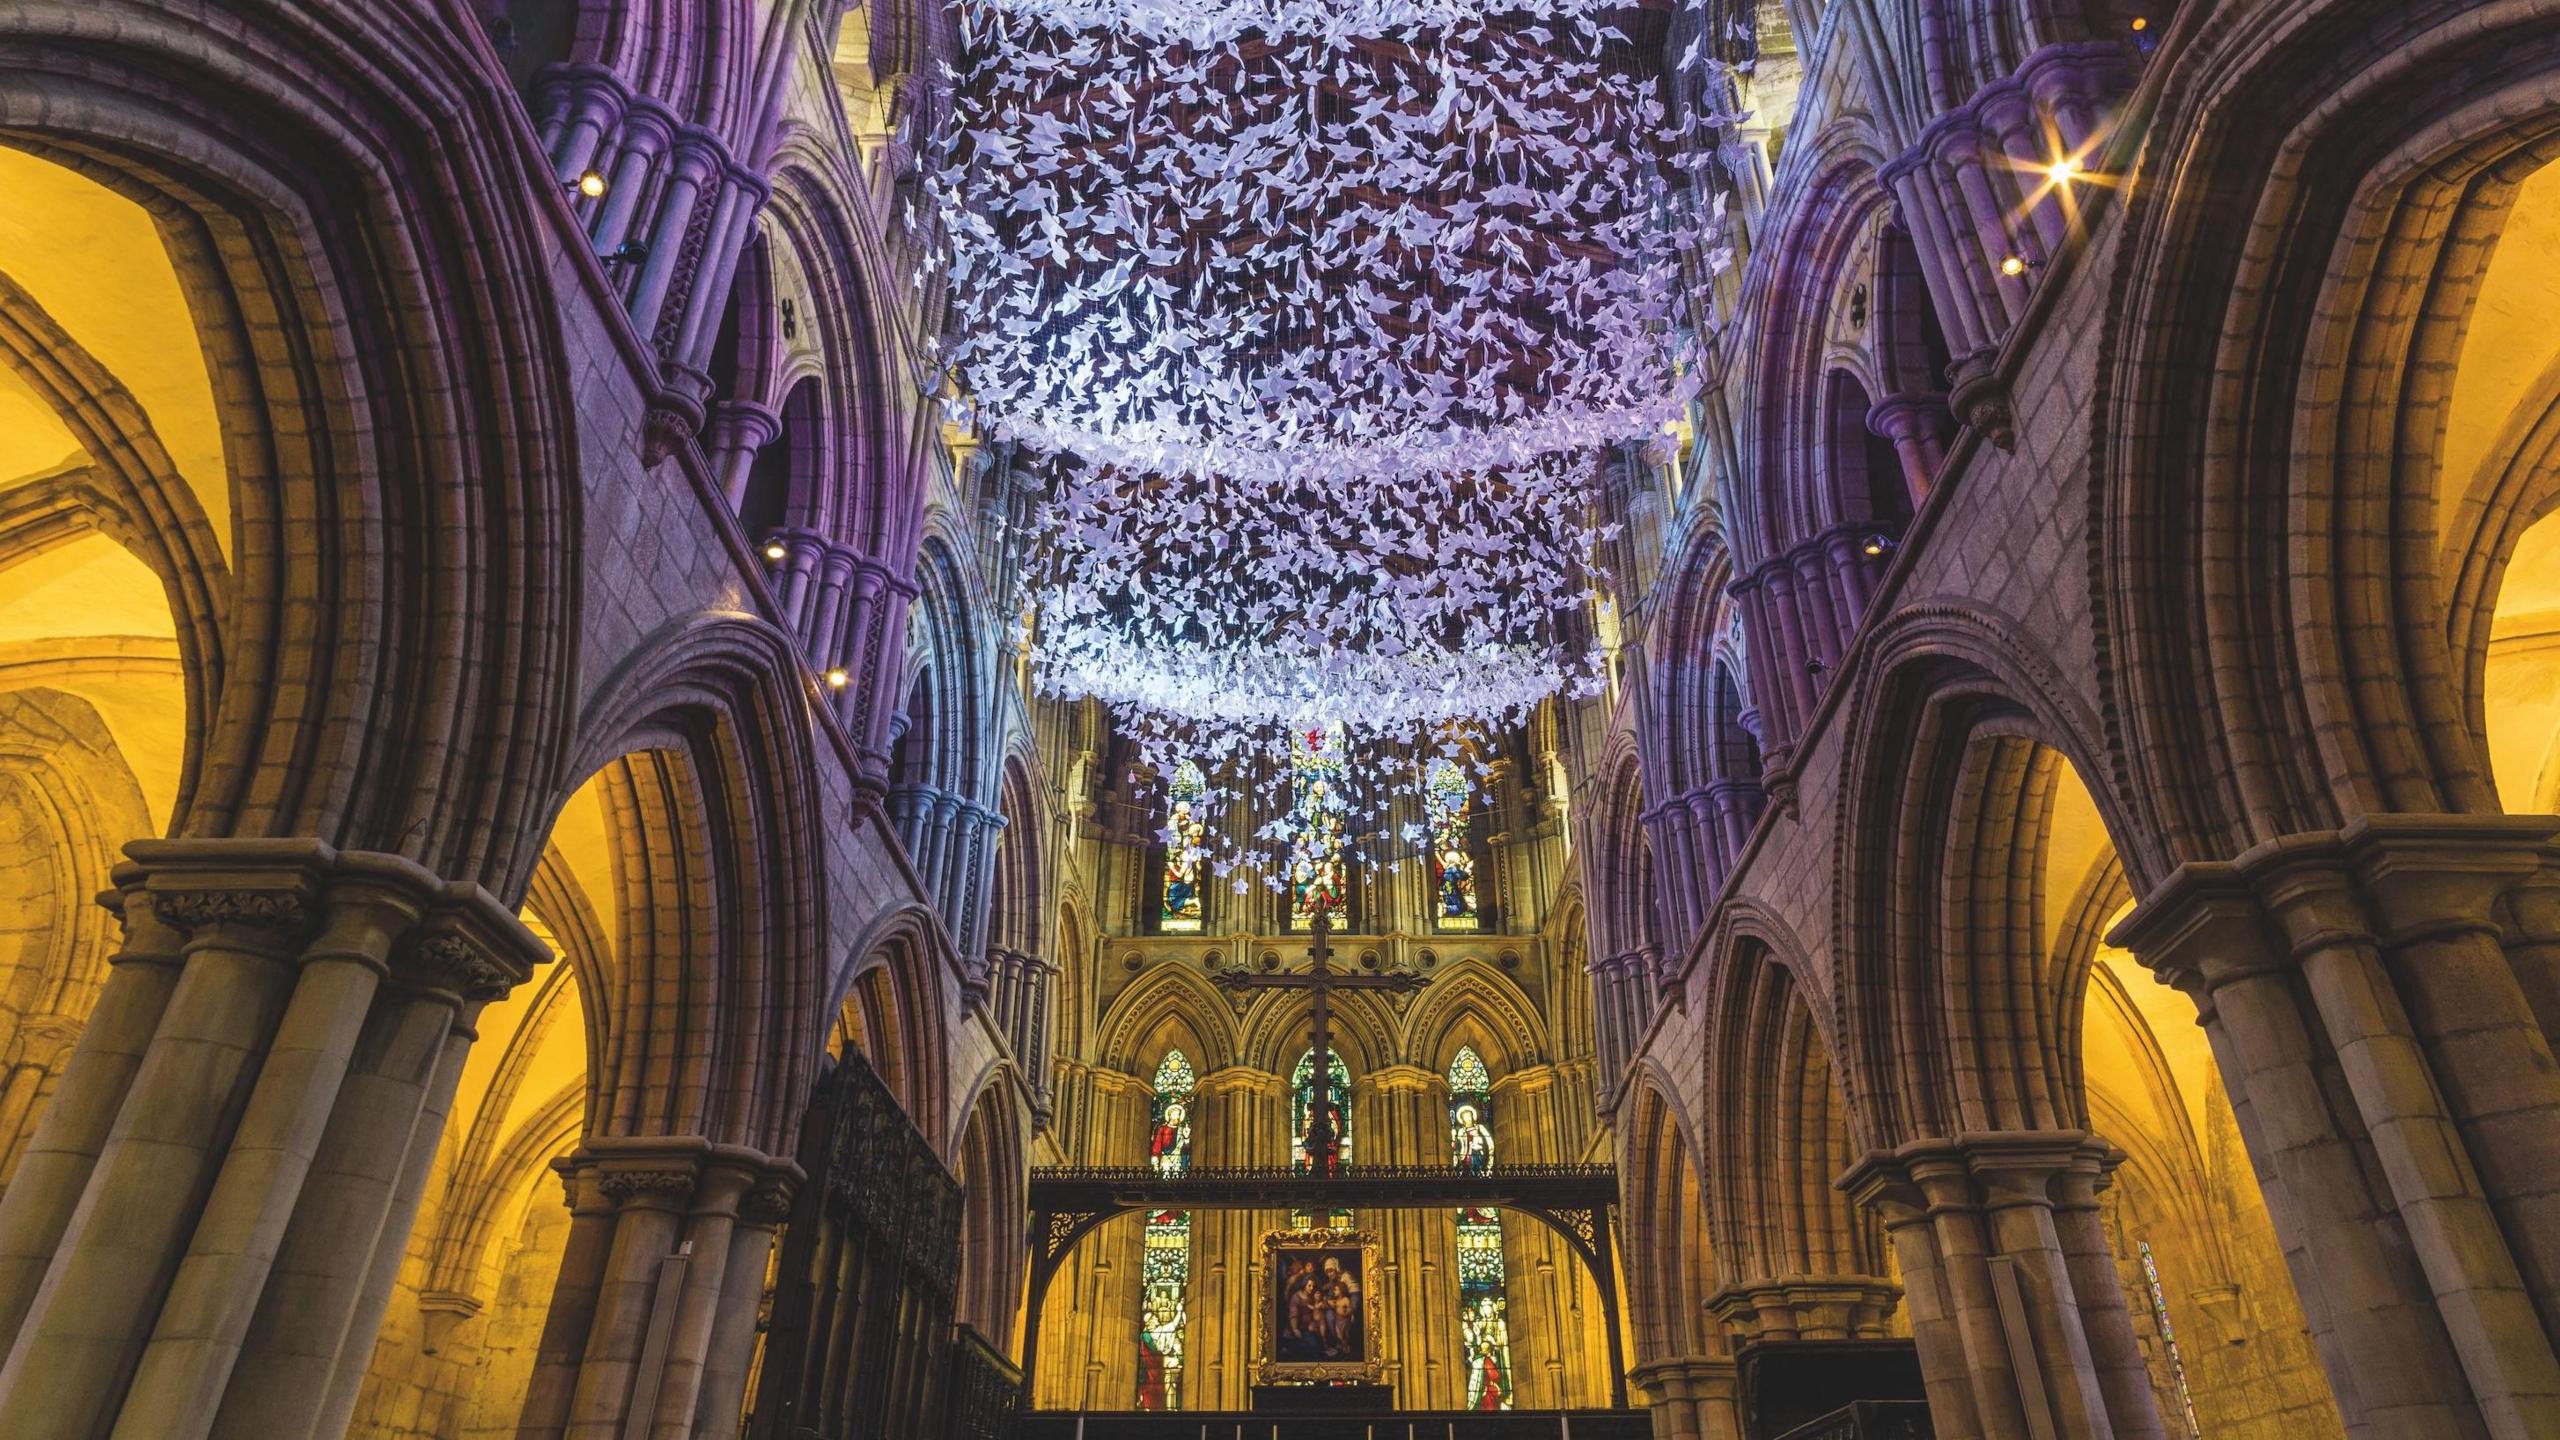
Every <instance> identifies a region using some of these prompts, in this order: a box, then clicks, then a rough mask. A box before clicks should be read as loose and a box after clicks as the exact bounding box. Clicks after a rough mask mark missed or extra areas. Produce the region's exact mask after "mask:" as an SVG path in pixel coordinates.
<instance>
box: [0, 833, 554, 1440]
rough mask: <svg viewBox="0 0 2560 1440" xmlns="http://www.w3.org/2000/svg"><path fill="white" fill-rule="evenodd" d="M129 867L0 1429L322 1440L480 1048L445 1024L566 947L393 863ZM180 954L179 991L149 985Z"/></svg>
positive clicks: (51, 1173)
mask: <svg viewBox="0 0 2560 1440" xmlns="http://www.w3.org/2000/svg"><path fill="white" fill-rule="evenodd" d="M127 854H128V855H130V856H131V857H132V864H130V865H128V866H125V867H121V868H120V869H119V872H118V878H119V881H120V882H121V885H122V890H123V895H122V897H121V903H122V905H123V907H124V912H125V915H126V919H127V945H126V950H127V954H126V955H125V956H123V957H120V963H119V965H118V966H117V969H116V971H115V972H114V973H113V974H112V975H111V978H110V980H109V983H108V986H107V993H106V994H105V995H104V996H102V998H101V1004H100V1010H99V1021H98V1022H97V1023H96V1024H93V1026H92V1029H93V1031H95V1032H96V1034H95V1039H94V1041H93V1040H92V1038H91V1037H89V1036H84V1037H83V1039H82V1042H81V1045H80V1048H79V1049H78V1050H77V1051H76V1052H75V1053H74V1056H73V1060H72V1064H71V1067H70V1070H69V1071H68V1072H67V1073H66V1074H65V1076H64V1079H63V1085H62V1094H61V1100H60V1103H58V1104H57V1105H56V1107H55V1111H54V1115H52V1116H49V1117H48V1119H47V1122H46V1124H45V1126H44V1127H43V1128H42V1130H40V1132H39V1135H38V1138H37V1144H36V1146H35V1147H34V1149H33V1150H32V1151H31V1153H30V1155H29V1157H28V1160H27V1162H26V1165H25V1166H24V1167H22V1171H21V1175H20V1177H19V1181H18V1183H17V1184H16V1185H14V1186H13V1187H12V1188H11V1191H10V1194H9V1199H8V1203H7V1204H6V1206H0V1299H5V1301H6V1303H7V1305H8V1307H9V1312H8V1313H9V1317H10V1318H11V1319H12V1320H14V1321H16V1324H15V1328H14V1333H13V1334H12V1335H11V1348H10V1351H9V1355H8V1359H7V1361H6V1363H5V1365H0V1433H7V1434H9V1435H11V1436H57V1435H58V1436H64V1437H71V1436H79V1437H82V1440H88V1437H93V1436H96V1435H99V1434H105V1433H109V1432H110V1431H112V1433H114V1434H117V1435H124V1436H134V1437H140V1436H153V1437H161V1436H201V1435H206V1434H210V1433H213V1432H214V1431H215V1430H216V1428H217V1426H220V1427H228V1428H231V1429H239V1428H245V1427H248V1426H250V1424H251V1422H252V1420H253V1418H254V1417H257V1416H262V1415H263V1416H274V1417H288V1418H287V1421H286V1423H289V1424H294V1425H298V1426H299V1427H300V1428H303V1429H309V1428H311V1426H312V1425H313V1424H314V1423H315V1417H317V1416H320V1415H322V1414H324V1413H325V1412H326V1411H327V1410H328V1409H329V1407H330V1406H331V1404H332V1400H333V1393H334V1388H335V1387H334V1377H335V1376H336V1374H337V1373H338V1371H339V1370H340V1368H341V1366H342V1362H343V1361H344V1358H345V1357H347V1356H350V1355H363V1354H367V1353H369V1352H370V1350H371V1347H372V1343H373V1336H374V1331H375V1328H376V1327H377V1325H378V1324H379V1321H380V1318H381V1305H380V1303H379V1301H380V1299H381V1298H382V1297H384V1296H387V1294H388V1271H387V1268H386V1265H385V1263H384V1260H385V1256H386V1254H388V1255H390V1256H395V1257H396V1254H397V1252H398V1250H399V1249H400V1247H401V1246H402V1244H403V1243H404V1242H405V1240H406V1236H407V1229H408V1224H409V1220H410V1218H411V1216H412V1215H413V1214H414V1208H415V1200H416V1196H417V1186H416V1184H414V1183H412V1182H413V1181H414V1180H422V1178H423V1177H422V1174H421V1173H419V1172H416V1171H413V1168H412V1163H411V1162H412V1157H413V1155H414V1154H415V1153H417V1151H418V1150H420V1149H423V1150H424V1151H428V1152H431V1151H432V1150H433V1149H434V1146H435V1144H436V1140H437V1137H438V1135H439V1133H440V1132H441V1128H442V1123H443V1107H444V1104H445V1101H446V1099H447V1098H448V1097H449V1093H450V1087H451V1082H452V1080H453V1078H454V1077H456V1076H458V1074H459V1066H460V1055H461V1052H462V1050H463V1049H464V1048H465V1047H467V1045H468V1043H469V1041H468V1033H467V1029H465V1030H463V1031H462V1032H460V1033H457V1032H456V1028H455V1026H454V1024H453V1021H454V1018H455V1016H456V1015H457V1014H458V1013H459V1012H460V1011H461V1010H462V1009H463V1008H464V1007H465V1006H468V1005H476V1004H477V1003H479V1002H482V1001H485V1000H486V999H487V998H490V997H493V996H495V995H498V994H502V993H504V991H505V990H506V988H507V987H508V986H510V985H512V984H514V983H516V982H517V981H519V980H521V979H522V978H523V977H524V976H525V975H527V974H529V973H530V970H531V966H532V964H533V963H534V961H535V960H536V959H537V958H545V957H547V951H545V950H544V949H543V948H542V946H541V945H540V943H539V942H538V941H536V940H535V939H534V938H533V937H532V936H531V935H530V934H529V933H527V932H526V931H525V930H524V928H523V927H522V925H520V924H519V923H518V922H517V921H516V920H515V918H514V917H513V916H512V915H510V914H508V913H506V912H505V911H504V910H503V909H502V908H500V907H499V906H498V905H497V904H496V902H495V901H494V900H493V899H492V898H491V897H490V896H489V895H487V894H486V893H485V892H483V891H480V890H479V889H477V888H476V887H473V886H467V885H450V884H447V883H445V882H442V881H439V880H437V879H436V878H435V877H433V876H431V875H429V874H428V873H427V872H425V871H424V870H422V869H420V868H419V867H418V866H417V865H415V864H414V863H412V862H410V861H408V860H405V859H402V858H399V857H397V856H390V855H373V854H363V853H357V852H340V851H337V850H334V849H332V848H331V847H329V846H327V845H325V844H322V843H320V842H318V841H312V840H151V841H137V842H135V843H134V844H132V845H130V846H128V847H127ZM146 916H147V917H148V918H147V919H146V918H145V917H146ZM181 934H183V936H184V941H183V946H182V948H179V949H178V950H177V952H176V956H175V958H176V959H177V969H176V972H175V974H174V976H173V977H169V978H170V979H173V980H174V983H173V984H171V983H169V980H167V979H163V978H158V977H155V976H153V975H152V974H151V973H150V972H152V971H155V970H165V969H166V965H167V961H166V958H164V957H166V956H167V954H168V947H169V946H170V945H171V943H172V942H173V941H174V940H175V939H176V938H177V936H179V935H181ZM137 946H139V947H141V948H140V949H137V948H136V947H137ZM145 957H149V958H147V959H146V958H145ZM136 962H140V963H136ZM127 977H131V978H127ZM91 1155H94V1156H95V1159H94V1161H92V1160H90V1159H89V1158H88V1157H90V1156H91ZM38 1256H41V1257H42V1266H41V1272H40V1273H41V1276H42V1279H41V1281H40V1283H38V1284H36V1285H34V1286H33V1287H32V1288H20V1287H22V1286H25V1285H26V1283H27V1282H28V1281H29V1280H30V1279H32V1278H33V1277H34V1276H35V1275H36V1274H37V1273H39V1272H38V1270H37V1257H38Z"/></svg>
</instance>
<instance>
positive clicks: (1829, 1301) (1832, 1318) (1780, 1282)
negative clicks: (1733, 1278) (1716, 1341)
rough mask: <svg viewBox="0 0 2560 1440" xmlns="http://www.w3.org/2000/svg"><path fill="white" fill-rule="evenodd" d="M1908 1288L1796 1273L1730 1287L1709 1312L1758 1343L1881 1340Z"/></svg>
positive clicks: (1710, 1303)
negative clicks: (1781, 1277)
mask: <svg viewBox="0 0 2560 1440" xmlns="http://www.w3.org/2000/svg"><path fill="white" fill-rule="evenodd" d="M1901 1299H1902V1287H1901V1286H1899V1285H1896V1284H1894V1283H1893V1282H1892V1281H1890V1280H1887V1279H1885V1278H1883V1277H1882V1276H1877V1275H1790V1276H1787V1277H1785V1278H1783V1279H1776V1280H1759V1281H1751V1282H1746V1283H1743V1284H1737V1285H1728V1286H1726V1287H1724V1288H1723V1289H1721V1290H1718V1291H1717V1292H1716V1293H1715V1294H1713V1295H1711V1296H1709V1297H1707V1308H1708V1309H1710V1310H1712V1311H1714V1312H1715V1314H1716V1318H1718V1319H1719V1320H1721V1321H1723V1322H1724V1324H1725V1326H1726V1328H1728V1329H1730V1330H1731V1331H1733V1332H1734V1333H1735V1334H1737V1335H1746V1336H1749V1337H1750V1338H1752V1339H1754V1340H1881V1339H1883V1338H1884V1337H1885V1336H1887V1335H1889V1334H1891V1333H1892V1330H1891V1323H1892V1320H1893V1312H1894V1309H1895V1307H1896V1306H1897V1305H1899V1304H1900V1303H1901Z"/></svg>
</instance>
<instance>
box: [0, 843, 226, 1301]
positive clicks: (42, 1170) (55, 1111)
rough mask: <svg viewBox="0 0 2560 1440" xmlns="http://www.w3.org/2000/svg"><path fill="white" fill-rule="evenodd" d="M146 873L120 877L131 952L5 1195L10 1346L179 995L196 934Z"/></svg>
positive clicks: (120, 955)
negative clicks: (173, 916) (160, 900)
mask: <svg viewBox="0 0 2560 1440" xmlns="http://www.w3.org/2000/svg"><path fill="white" fill-rule="evenodd" d="M144 873H145V872H143V870H142V869H141V868H140V867H139V866H135V865H131V864H126V865H121V866H118V867H117V870H116V879H117V883H118V885H119V886H120V887H121V888H120V889H119V890H117V891H111V892H109V894H108V896H107V897H106V901H107V903H108V904H109V905H110V906H111V907H112V908H114V909H115V910H116V911H117V913H118V914H119V915H120V916H121V917H122V919H123V922H124V944H123V946H122V947H121V948H120V949H119V950H118V951H117V952H116V954H115V955H114V956H113V957H112V958H111V959H110V960H109V961H108V969H107V981H106V984H105V985H104V986H102V987H101V988H100V991H99V994H98V1003H97V1005H96V1006H95V1008H93V1009H92V1010H91V1011H90V1012H89V1023H88V1024H87V1025H85V1026H83V1027H81V1031H80V1038H79V1039H78V1040H77V1041H75V1042H74V1043H73V1046H72V1053H71V1059H70V1061H69V1063H67V1064H66V1065H65V1066H64V1067H63V1070H62V1077H61V1080H60V1081H59V1083H58V1084H57V1085H56V1087H55V1090H54V1095H53V1102H52V1103H51V1104H50V1105H48V1106H47V1107H46V1108H45V1112H44V1115H43V1117H42V1118H41V1119H40V1120H39V1121H38V1122H37V1125H36V1133H35V1138H34V1139H32V1140H30V1141H29V1142H28V1144H27V1149H26V1152H25V1153H24V1154H23V1155H22V1156H20V1158H19V1161H18V1169H17V1172H16V1174H15V1175H14V1176H13V1177H12V1178H11V1180H10V1184H9V1188H8V1189H7V1191H6V1192H0V1345H7V1344H9V1343H12V1342H13V1341H14V1340H15V1338H16V1336H17V1333H18V1328H19V1325H20V1324H21V1322H23V1321H24V1320H25V1319H26V1316H27V1311H28V1308H29V1307H30V1306H32V1305H33V1304H34V1303H35V1300H36V1292H37V1289H38V1287H40V1286H41V1285H42V1284H43V1282H44V1276H45V1271H46V1270H47V1269H48V1268H49V1266H50V1264H51V1262H52V1259H53V1256H54V1252H55V1249H56V1248H57V1246H58V1245H59V1244H60V1243H61V1240H62V1236H63V1234H64V1232H65V1230H67V1229H68V1228H69V1226H70V1224H71V1217H72V1212H73V1210H74V1209H75V1208H76V1207H77V1206H78V1205H79V1203H80V1197H81V1195H82V1194H83V1193H85V1192H86V1190H87V1188H88V1184H89V1177H90V1173H91V1171H92V1169H93V1168H94V1167H95V1165H96V1164H97V1160H98V1156H99V1154H100V1152H101V1151H103V1150H104V1149H105V1148H106V1144H107V1137H108V1134H109V1132H110V1131H111V1130H112V1128H113V1127H114V1125H115V1120H116V1115H117V1113H118V1111H119V1110H121V1109H122V1107H123V1105H124V1099H125V1095H126V1092H127V1091H128V1090H129V1089H130V1088H131V1087H132V1084H133V1079H134V1076H135V1075H136V1074H137V1073H139V1072H140V1070H141V1068H142V1061H143V1056H144V1055H145V1053H146V1052H147V1051H148V1050H149V1048H150V1045H151V1038H152V1035H153V1034H154V1033H155V1032H156V1031H157V1030H158V1029H159V1025H160V1017H161V1016H162V1014H164V1013H165V1012H166V1010H167V1008H168V1004H169V997H170V995H171V994H172V993H173V992H174V991H175V989H176V988H177V984H178V977H179V974H180V971H181V968H182V965H183V954H182V950H183V946H184V944H185V941H186V932H185V931H184V930H183V929H181V928H179V927H178V926H177V925H175V924H173V923H171V922H169V921H165V920H163V919H161V918H160V916H159V914H158V912H157V911H156V910H155V909H154V902H153V900H152V898H151V895H150V892H149V891H148V890H147V889H146V888H145V886H144V878H143V877H144Z"/></svg>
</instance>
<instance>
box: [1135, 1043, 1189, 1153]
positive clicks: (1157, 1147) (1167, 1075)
mask: <svg viewBox="0 0 2560 1440" xmlns="http://www.w3.org/2000/svg"><path fill="white" fill-rule="evenodd" d="M1197 1084H1198V1081H1197V1080H1196V1079H1195V1078H1194V1077H1193V1075H1192V1073H1191V1061H1190V1058H1189V1057H1187V1056H1185V1055H1184V1054H1183V1053H1182V1052H1181V1051H1179V1050H1168V1051H1166V1052H1165V1053H1164V1063H1163V1064H1161V1065H1158V1066H1157V1067H1156V1093H1155V1102H1154V1105H1153V1108H1152V1112H1151V1113H1152V1117H1153V1120H1154V1125H1153V1128H1152V1129H1151V1130H1150V1131H1149V1133H1148V1136H1147V1163H1148V1164H1149V1165H1152V1166H1154V1167H1155V1171H1156V1173H1157V1174H1159V1175H1179V1174H1181V1173H1182V1172H1183V1171H1185V1170H1188V1169H1190V1168H1191V1092H1192V1090H1193V1089H1194V1088H1195V1087H1196V1086H1197Z"/></svg>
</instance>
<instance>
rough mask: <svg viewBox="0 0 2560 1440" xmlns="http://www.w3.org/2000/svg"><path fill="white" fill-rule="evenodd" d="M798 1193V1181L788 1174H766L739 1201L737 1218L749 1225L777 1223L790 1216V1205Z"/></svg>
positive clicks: (797, 1196)
mask: <svg viewBox="0 0 2560 1440" xmlns="http://www.w3.org/2000/svg"><path fill="white" fill-rule="evenodd" d="M799 1194H800V1183H799V1182H798V1181H796V1180H794V1179H792V1178H791V1177H790V1176H787V1175H769V1176H766V1177H765V1178H764V1179H763V1180H760V1181H758V1182H757V1183H756V1187H755V1188H754V1189H752V1190H750V1191H748V1192H747V1198H746V1199H745V1200H743V1201H741V1202H739V1205H738V1218H740V1219H742V1220H744V1221H746V1222H747V1223H748V1224H750V1225H779V1224H781V1223H782V1222H783V1221H785V1220H788V1219H790V1218H791V1205H792V1202H793V1201H794V1200H796V1199H798V1198H799Z"/></svg>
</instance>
